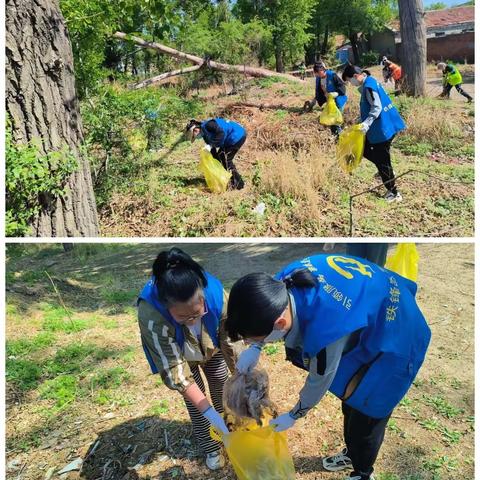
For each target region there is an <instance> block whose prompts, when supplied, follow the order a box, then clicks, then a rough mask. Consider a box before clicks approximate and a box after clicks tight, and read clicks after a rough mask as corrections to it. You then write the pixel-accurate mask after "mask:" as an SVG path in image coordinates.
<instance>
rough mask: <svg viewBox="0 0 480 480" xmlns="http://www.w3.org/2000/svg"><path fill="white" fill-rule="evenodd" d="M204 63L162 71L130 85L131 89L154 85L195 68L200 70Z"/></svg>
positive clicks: (192, 70)
mask: <svg viewBox="0 0 480 480" xmlns="http://www.w3.org/2000/svg"><path fill="white" fill-rule="evenodd" d="M203 66H204V64H202V65H194V66H193V67H186V68H180V69H179V70H172V71H171V72H166V73H162V74H161V75H157V76H156V77H152V78H147V79H146V80H143V81H141V82H138V83H136V84H135V85H132V89H133V90H138V89H140V88H145V87H149V86H150V85H155V84H156V83H159V82H161V81H162V80H165V79H166V78H171V77H176V76H178V75H184V74H185V73H190V72H194V71H195V70H200V69H201V68H202V67H203Z"/></svg>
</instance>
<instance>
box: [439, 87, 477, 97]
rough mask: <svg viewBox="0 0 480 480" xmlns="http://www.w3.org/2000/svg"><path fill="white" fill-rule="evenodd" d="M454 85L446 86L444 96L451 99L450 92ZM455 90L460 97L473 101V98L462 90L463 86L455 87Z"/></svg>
mask: <svg viewBox="0 0 480 480" xmlns="http://www.w3.org/2000/svg"><path fill="white" fill-rule="evenodd" d="M452 87H453V85H449V84H447V85H445V87H444V90H443V94H444V95H445V96H446V97H447V98H450V91H451V90H452ZM455 88H456V89H457V92H458V93H459V94H460V95H463V96H464V97H465V98H468V100H473V98H472V97H471V96H470V95H469V94H468V93H467V92H466V91H465V90H464V89H463V88H462V84H459V85H455Z"/></svg>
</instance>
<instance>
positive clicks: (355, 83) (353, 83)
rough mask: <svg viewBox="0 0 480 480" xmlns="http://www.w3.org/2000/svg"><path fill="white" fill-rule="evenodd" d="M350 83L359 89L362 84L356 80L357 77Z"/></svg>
mask: <svg viewBox="0 0 480 480" xmlns="http://www.w3.org/2000/svg"><path fill="white" fill-rule="evenodd" d="M349 82H350V83H351V84H352V85H353V86H354V87H359V86H360V85H361V84H360V82H359V81H358V80H357V79H356V78H355V77H352V78H351V79H350V80H349Z"/></svg>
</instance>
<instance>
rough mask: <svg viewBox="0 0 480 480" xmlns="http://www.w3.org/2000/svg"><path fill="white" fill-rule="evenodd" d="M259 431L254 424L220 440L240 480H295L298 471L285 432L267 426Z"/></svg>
mask: <svg viewBox="0 0 480 480" xmlns="http://www.w3.org/2000/svg"><path fill="white" fill-rule="evenodd" d="M264 425H266V426H263V427H259V426H258V425H257V424H256V422H255V421H254V420H253V421H252V423H250V424H249V425H248V426H247V427H245V429H242V430H236V431H234V432H231V433H230V434H229V435H226V436H225V435H224V436H220V435H219V434H218V433H217V432H216V431H215V430H214V429H213V428H210V435H211V437H212V438H213V439H214V440H217V441H223V443H224V445H225V449H226V451H227V455H228V458H229V459H230V462H231V464H232V467H233V470H234V471H235V473H236V475H237V478H238V480H260V479H261V480H295V467H294V466H293V460H292V456H291V455H290V452H289V450H288V445H287V434H286V432H275V431H274V430H273V428H272V427H270V426H269V425H268V423H266V422H264Z"/></svg>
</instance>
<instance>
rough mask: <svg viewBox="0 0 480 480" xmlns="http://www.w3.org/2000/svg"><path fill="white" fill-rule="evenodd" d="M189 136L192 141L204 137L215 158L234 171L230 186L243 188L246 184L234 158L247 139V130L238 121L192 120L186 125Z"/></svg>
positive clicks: (227, 168)
mask: <svg viewBox="0 0 480 480" xmlns="http://www.w3.org/2000/svg"><path fill="white" fill-rule="evenodd" d="M186 134H187V138H189V139H190V140H191V141H192V142H194V141H195V139H196V138H203V140H204V141H205V143H206V144H207V145H210V146H211V147H212V149H211V153H212V156H213V158H216V159H217V160H219V161H220V162H221V164H222V165H223V167H224V168H225V169H226V170H228V171H229V172H231V173H232V176H231V177H230V186H231V187H232V188H236V189H237V190H241V189H242V188H243V187H244V186H245V182H244V181H243V179H242V177H241V175H240V174H239V173H238V171H237V168H236V167H235V165H234V164H233V159H234V157H235V155H236V154H237V153H238V151H239V150H240V148H241V147H242V145H243V144H244V143H245V140H246V139H247V132H246V131H245V129H244V128H243V127H242V126H241V125H240V124H239V123H236V122H232V121H231V120H225V119H224V118H212V119H209V120H205V121H203V122H199V121H198V120H190V121H189V122H188V124H187V127H186Z"/></svg>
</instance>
